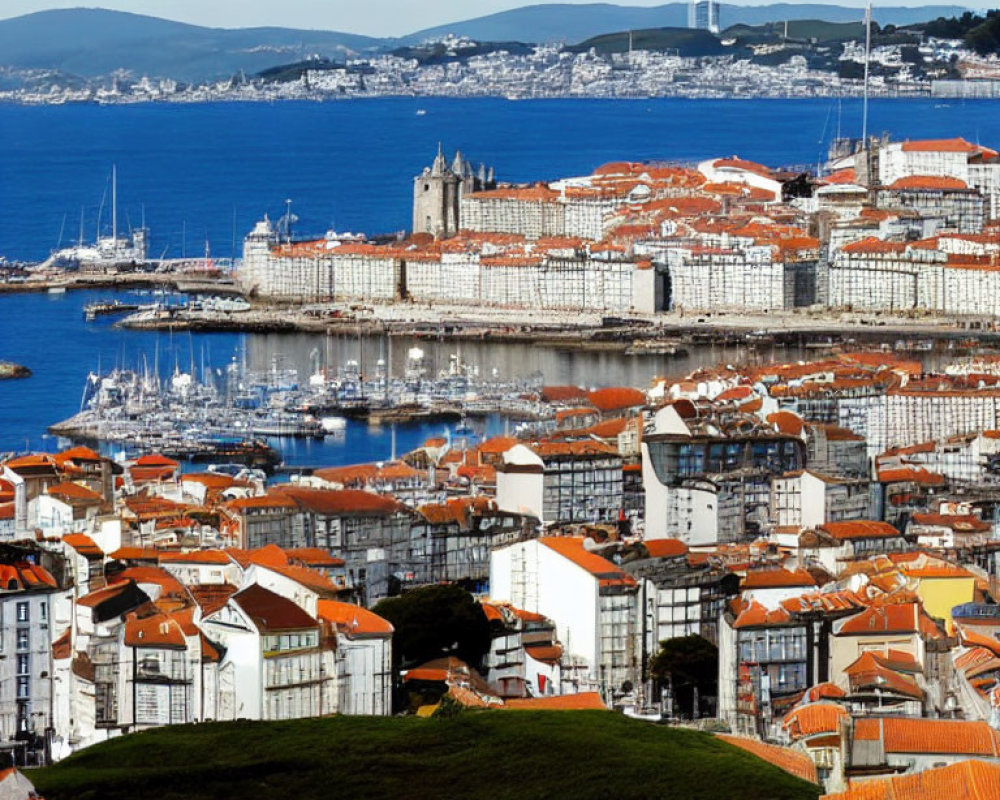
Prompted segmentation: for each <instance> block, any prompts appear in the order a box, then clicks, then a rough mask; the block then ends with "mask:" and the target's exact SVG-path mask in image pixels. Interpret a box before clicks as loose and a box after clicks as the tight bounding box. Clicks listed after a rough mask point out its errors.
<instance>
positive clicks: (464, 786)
mask: <svg viewBox="0 0 1000 800" xmlns="http://www.w3.org/2000/svg"><path fill="white" fill-rule="evenodd" d="M28 777H29V778H30V779H31V781H32V782H33V783H34V784H35V787H36V788H37V789H38V791H39V792H40V793H41V794H42V795H44V796H45V797H46V798H47V799H48V800H126V798H127V800H135V798H138V797H141V798H143V800H209V799H210V798H211V800H219V799H220V798H246V797H294V798H296V800H312V799H313V798H315V799H316V800H319V798H324V800H325V799H326V798H330V797H345V798H351V800H365V798H372V800H375V799H376V798H377V799H378V800H384V799H385V798H407V800H422V799H423V798H427V799H428V800H432V799H433V800H441V799H442V798H447V797H486V796H489V797H490V798H491V800H526V799H527V798H570V797H571V798H574V800H588V799H590V798H593V799H594V800H597V798H601V799H602V800H606V798H612V797H613V798H616V800H630V799H632V798H634V799H635V800H639V798H685V800H717V799H718V798H739V799H740V800H816V798H817V796H818V795H819V788H818V787H816V786H813V785H812V784H809V783H805V782H803V781H801V780H799V779H798V778H794V777H792V776H791V775H789V774H787V773H785V772H782V771H781V770H779V769H778V768H777V767H774V766H772V765H770V764H767V763H765V762H763V761H760V760H759V759H757V758H755V757H754V756H752V755H750V754H749V753H746V752H744V751H742V750H739V749H736V748H734V747H731V746H730V745H727V744H726V743H724V742H722V741H720V740H718V739H715V738H713V737H712V736H710V735H709V734H704V733H698V732H695V731H688V730H683V729H674V728H666V727H660V726H654V725H651V724H649V723H645V722H637V721H635V720H630V719H627V718H625V717H622V716H619V715H617V714H613V713H609V712H603V711H563V712H528V711H482V712H464V713H460V714H458V715H456V716H454V717H447V718H434V719H417V718H415V717H396V718H387V719H386V718H366V717H331V718H325V719H310V720H294V721H288V722H270V723H264V722H237V723H206V724H201V725H193V726H185V727H175V728H160V729H157V730H152V731H148V732H145V733H139V734H134V735H130V736H125V737H122V738H118V739H114V740H112V741H110V742H107V743H105V744H101V745H96V746H94V747H92V748H89V749H87V750H84V751H82V752H80V753H78V754H76V755H74V756H72V757H71V758H69V759H67V760H65V761H63V762H60V763H59V764H57V765H56V766H53V767H48V768H46V769H42V770H32V771H30V772H29V773H28Z"/></svg>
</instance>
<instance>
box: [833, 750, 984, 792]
mask: <svg viewBox="0 0 1000 800" xmlns="http://www.w3.org/2000/svg"><path fill="white" fill-rule="evenodd" d="M998 797H1000V764H991V763H988V762H986V761H978V760H974V759H970V760H968V761H959V762H958V763H957V764H949V765H948V766H946V767H935V768H933V769H928V770H924V771H923V772H916V773H912V774H909V775H894V776H892V777H890V778H870V779H868V780H864V781H861V782H859V783H855V784H853V785H852V786H851V788H849V789H848V790H846V791H844V792H838V793H837V794H826V795H823V797H822V799H821V800H942V798H948V800H996V798H998Z"/></svg>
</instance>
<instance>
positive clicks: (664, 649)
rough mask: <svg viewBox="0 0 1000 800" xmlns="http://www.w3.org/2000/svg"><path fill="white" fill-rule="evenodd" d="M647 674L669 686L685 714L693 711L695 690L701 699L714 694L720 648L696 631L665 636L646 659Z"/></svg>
mask: <svg viewBox="0 0 1000 800" xmlns="http://www.w3.org/2000/svg"><path fill="white" fill-rule="evenodd" d="M649 671H650V674H651V675H652V676H653V677H654V678H656V679H658V680H659V681H660V683H661V685H663V686H667V687H669V688H670V689H672V691H673V694H674V700H675V708H676V709H678V711H680V712H681V713H684V714H687V713H690V712H691V711H693V710H694V702H695V699H694V695H695V690H697V692H698V697H699V709H698V711H697V713H698V714H700V713H701V712H700V706H701V700H702V699H704V698H707V697H714V696H715V695H716V693H717V688H718V675H719V648H718V647H716V646H715V645H714V644H712V643H711V642H710V641H708V640H707V639H703V638H702V637H701V636H698V635H697V634H691V635H690V636H679V637H677V638H675V639H664V640H663V641H662V642H660V650H659V652H657V653H656V655H654V656H653V658H652V660H651V661H650V662H649Z"/></svg>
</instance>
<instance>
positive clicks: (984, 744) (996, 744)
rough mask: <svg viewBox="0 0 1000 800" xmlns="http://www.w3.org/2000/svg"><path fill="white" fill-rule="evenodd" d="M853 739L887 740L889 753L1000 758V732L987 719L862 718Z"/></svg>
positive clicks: (887, 751)
mask: <svg viewBox="0 0 1000 800" xmlns="http://www.w3.org/2000/svg"><path fill="white" fill-rule="evenodd" d="M854 738H855V739H858V740H861V741H878V740H879V739H882V740H883V741H884V743H885V752H886V753H927V754H930V753H941V754H950V755H963V756H985V757H987V758H996V757H1000V731H995V730H993V728H991V727H990V726H989V725H988V724H987V723H985V722H979V721H977V722H969V721H965V720H954V719H927V718H914V717H891V716H890V717H881V718H871V717H865V718H859V719H856V720H855V721H854Z"/></svg>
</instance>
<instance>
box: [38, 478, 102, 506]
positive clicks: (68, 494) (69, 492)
mask: <svg viewBox="0 0 1000 800" xmlns="http://www.w3.org/2000/svg"><path fill="white" fill-rule="evenodd" d="M47 493H48V494H49V495H51V496H52V497H58V498H61V499H64V500H68V501H70V502H77V503H87V504H89V505H95V504H98V503H102V502H103V501H104V498H103V497H101V496H100V495H99V494H98V493H97V492H95V491H92V490H91V489H88V488H87V487H86V486H81V485H80V484H78V483H58V484H56V485H55V486H50V487H49V488H48V492H47Z"/></svg>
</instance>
